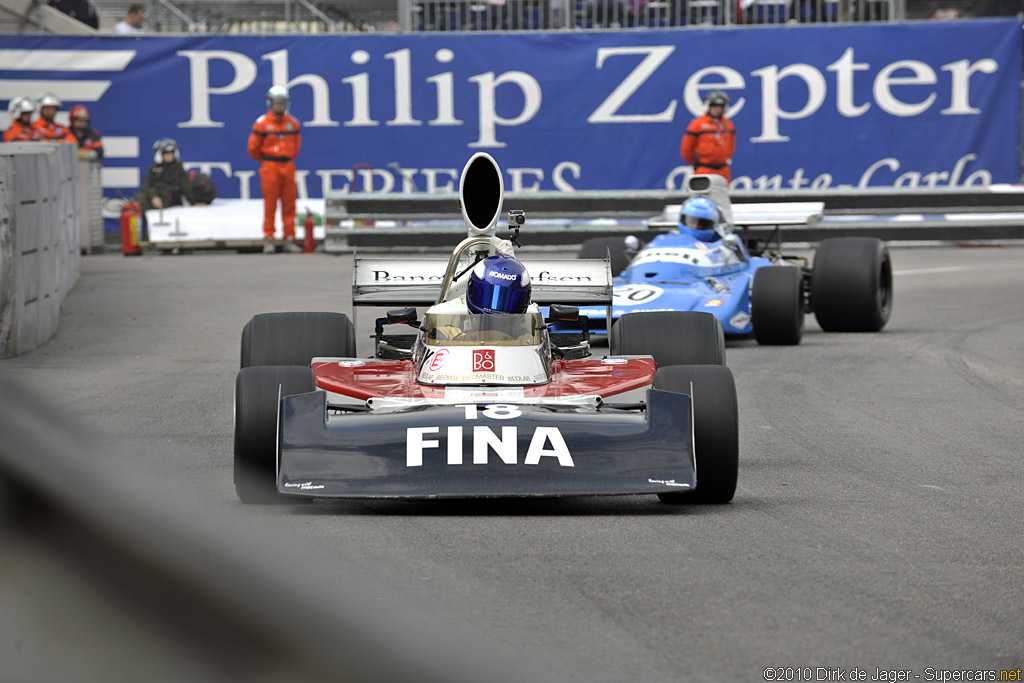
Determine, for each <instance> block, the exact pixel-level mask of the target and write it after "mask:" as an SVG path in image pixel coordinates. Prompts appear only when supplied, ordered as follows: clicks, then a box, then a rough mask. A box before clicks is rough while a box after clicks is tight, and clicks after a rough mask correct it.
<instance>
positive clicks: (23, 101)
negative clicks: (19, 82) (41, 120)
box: [7, 95, 36, 119]
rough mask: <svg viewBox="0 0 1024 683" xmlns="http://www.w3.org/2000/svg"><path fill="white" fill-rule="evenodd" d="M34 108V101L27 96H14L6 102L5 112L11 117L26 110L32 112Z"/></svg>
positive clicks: (18, 115) (16, 116) (19, 114)
mask: <svg viewBox="0 0 1024 683" xmlns="http://www.w3.org/2000/svg"><path fill="white" fill-rule="evenodd" d="M35 110H36V103H35V102H33V101H32V100H31V99H30V98H28V97H22V96H20V95H19V96H18V97H15V98H14V99H13V100H11V101H10V102H9V103H8V104H7V113H8V114H10V115H11V118H14V119H16V118H18V117H20V116H21V115H22V114H24V113H26V112H28V113H32V112H34V111H35Z"/></svg>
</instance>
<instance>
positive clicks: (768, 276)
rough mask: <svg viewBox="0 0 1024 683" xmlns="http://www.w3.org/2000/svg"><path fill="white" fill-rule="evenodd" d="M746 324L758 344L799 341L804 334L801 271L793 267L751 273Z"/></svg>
mask: <svg viewBox="0 0 1024 683" xmlns="http://www.w3.org/2000/svg"><path fill="white" fill-rule="evenodd" d="M750 326H751V327H752V328H753V330H754V339H756V340H757V343H758V344H799V343H800V340H801V339H802V338H803V336H804V274H803V271H802V270H801V269H800V268H798V267H795V266H768V267H766V268H759V269H758V270H757V272H755V273H754V286H753V290H752V291H751V293H750Z"/></svg>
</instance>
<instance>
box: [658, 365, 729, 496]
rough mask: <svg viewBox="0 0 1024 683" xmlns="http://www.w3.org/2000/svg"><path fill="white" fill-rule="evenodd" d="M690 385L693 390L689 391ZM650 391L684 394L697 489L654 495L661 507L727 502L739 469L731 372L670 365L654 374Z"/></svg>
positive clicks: (705, 366)
mask: <svg viewBox="0 0 1024 683" xmlns="http://www.w3.org/2000/svg"><path fill="white" fill-rule="evenodd" d="M691 383H692V386H693V388H692V389H691V388H690V387H691ZM654 388H655V389H663V390H665V391H674V392H677V393H680V394H689V395H690V397H691V399H692V401H693V445H694V454H695V456H696V461H697V487H696V489H694V490H693V491H687V492H680V493H676V492H672V493H659V494H658V498H660V499H661V501H662V502H663V503H672V504H678V503H713V504H720V503H728V502H729V501H730V500H732V497H733V495H735V493H736V473H737V470H738V469H739V454H740V448H739V413H738V410H737V404H736V384H735V382H734V381H733V377H732V371H731V370H729V368H727V367H723V366H720V365H673V366H671V367H667V368H659V369H658V371H657V372H655V373H654Z"/></svg>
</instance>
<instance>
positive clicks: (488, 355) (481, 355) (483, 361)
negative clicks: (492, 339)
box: [473, 349, 494, 372]
mask: <svg viewBox="0 0 1024 683" xmlns="http://www.w3.org/2000/svg"><path fill="white" fill-rule="evenodd" d="M473 372H494V349H481V350H476V349H474V350H473Z"/></svg>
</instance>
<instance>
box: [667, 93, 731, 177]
mask: <svg viewBox="0 0 1024 683" xmlns="http://www.w3.org/2000/svg"><path fill="white" fill-rule="evenodd" d="M704 102H705V103H706V104H707V106H708V111H707V113H706V114H704V116H700V117H698V118H695V119H694V120H693V121H691V122H690V125H689V126H687V127H686V133H684V134H683V141H682V143H680V145H679V154H680V155H681V156H682V157H683V159H684V160H685V161H686V163H688V164H689V165H690V166H693V172H694V173H695V174H707V173H717V174H718V175H720V176H722V177H724V178H725V179H726V180H727V181H728V180H731V179H732V175H731V173H730V172H729V164H731V163H732V155H733V152H735V151H736V126H734V125H733V124H732V121H730V120H729V119H727V118H725V110H726V109H727V108H728V107H729V96H728V95H726V94H725V93H724V92H722V91H720V90H716V91H714V92H712V93H710V94H709V95H708V96H707V98H705V100H704Z"/></svg>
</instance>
